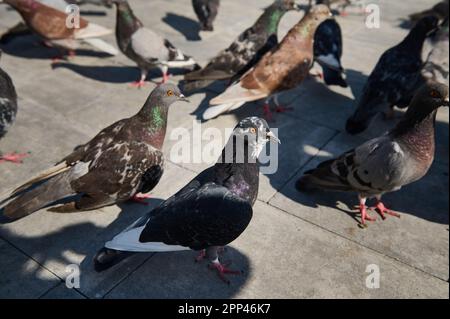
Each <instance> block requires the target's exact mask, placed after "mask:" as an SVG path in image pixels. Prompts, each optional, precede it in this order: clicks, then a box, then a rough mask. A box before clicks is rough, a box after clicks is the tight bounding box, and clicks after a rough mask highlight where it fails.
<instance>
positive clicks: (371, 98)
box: [346, 16, 438, 134]
mask: <svg viewBox="0 0 450 319" xmlns="http://www.w3.org/2000/svg"><path fill="white" fill-rule="evenodd" d="M437 24H438V19H437V18H436V17H433V16H428V17H425V18H423V19H422V20H420V21H419V22H418V23H417V24H416V25H415V26H414V28H413V29H412V30H411V31H410V32H409V34H408V35H407V36H406V38H405V39H404V40H403V41H402V42H401V43H400V44H398V45H396V46H395V47H393V48H391V49H389V50H387V51H386V52H385V53H383V55H382V56H381V58H380V60H379V61H378V63H377V65H376V66H375V69H374V70H373V71H372V73H371V74H370V76H369V78H368V79H367V82H366V84H365V86H364V88H363V92H362V94H361V96H360V98H359V102H358V107H357V109H356V111H355V113H354V114H353V115H352V116H351V117H350V118H349V119H348V121H347V124H346V130H347V132H348V133H350V134H358V133H361V132H362V131H364V130H365V129H366V128H367V127H368V126H369V124H370V122H371V120H372V118H373V117H374V116H375V115H376V114H377V113H379V112H383V111H384V112H386V114H388V115H389V114H392V112H393V108H394V106H397V107H399V108H406V107H408V105H409V103H410V102H411V99H412V97H413V95H414V93H415V91H416V90H417V89H418V88H420V87H421V86H422V85H423V84H424V82H425V79H424V78H423V76H422V74H421V71H422V68H423V64H424V61H423V60H422V48H423V44H424V41H425V39H426V37H427V35H429V34H430V32H432V31H433V30H434V29H435V28H436V27H437Z"/></svg>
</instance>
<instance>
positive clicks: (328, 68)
mask: <svg viewBox="0 0 450 319" xmlns="http://www.w3.org/2000/svg"><path fill="white" fill-rule="evenodd" d="M341 57H342V32H341V27H340V26H339V24H338V23H337V21H336V20H335V19H328V20H325V21H324V22H322V24H321V25H320V26H319V27H318V28H317V31H316V34H315V36H314V60H315V61H316V62H317V63H319V64H320V65H321V66H322V70H323V79H324V81H325V83H326V84H327V85H339V86H342V87H347V86H348V85H347V82H346V81H345V74H344V68H343V67H342V65H341Z"/></svg>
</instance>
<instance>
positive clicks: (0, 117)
mask: <svg viewBox="0 0 450 319" xmlns="http://www.w3.org/2000/svg"><path fill="white" fill-rule="evenodd" d="M1 57H2V51H1V50H0V59H1ZM16 114H17V93H16V89H15V88H14V84H13V82H12V80H11V78H10V77H9V75H8V74H7V73H6V72H5V71H3V70H2V68H0V138H2V137H3V136H5V134H6V132H8V129H9V128H10V127H11V125H12V124H13V123H14V121H15V119H16ZM26 156H27V154H17V153H14V154H4V155H2V153H1V152H0V163H3V162H14V163H21V161H22V158H24V157H26Z"/></svg>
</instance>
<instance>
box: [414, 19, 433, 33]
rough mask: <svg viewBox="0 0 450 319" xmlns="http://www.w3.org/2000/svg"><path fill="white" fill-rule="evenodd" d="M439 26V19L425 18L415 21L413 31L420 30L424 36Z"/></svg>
mask: <svg viewBox="0 0 450 319" xmlns="http://www.w3.org/2000/svg"><path fill="white" fill-rule="evenodd" d="M438 26H439V19H438V18H437V17H436V16H434V15H430V16H426V17H423V18H422V19H420V20H419V21H417V23H416V25H415V26H414V29H416V30H422V31H423V32H424V33H425V34H429V33H431V32H432V31H434V30H435V29H436V28H437V27H438Z"/></svg>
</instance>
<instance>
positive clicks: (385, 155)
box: [296, 81, 448, 223]
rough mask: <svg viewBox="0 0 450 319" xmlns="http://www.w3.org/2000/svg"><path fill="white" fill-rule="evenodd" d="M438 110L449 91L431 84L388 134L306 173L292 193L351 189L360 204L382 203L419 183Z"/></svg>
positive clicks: (428, 162)
mask: <svg viewBox="0 0 450 319" xmlns="http://www.w3.org/2000/svg"><path fill="white" fill-rule="evenodd" d="M441 106H447V107H448V87H447V86H446V85H443V84H440V83H435V82H431V81H430V82H429V83H427V84H425V85H424V86H422V87H421V88H420V89H419V90H418V92H417V93H416V94H415V96H414V98H413V100H412V102H411V106H410V107H409V109H408V111H407V113H406V115H405V116H404V118H403V119H402V120H401V121H400V122H399V123H398V125H397V126H396V127H395V128H394V129H393V130H392V131H390V132H389V133H388V134H386V135H383V136H381V137H378V138H375V139H372V140H369V141H368V142H366V143H364V144H362V145H361V146H359V147H357V148H355V149H354V150H351V151H349V152H347V153H345V154H343V155H341V156H339V157H338V158H336V159H332V160H329V161H326V162H323V163H322V164H320V165H319V166H318V167H317V168H316V169H313V170H310V171H308V172H306V173H305V174H304V176H303V177H301V178H300V179H299V180H298V181H297V184H296V187H297V189H298V190H300V191H307V190H312V189H316V188H318V189H327V190H336V191H353V192H357V193H358V194H359V196H360V198H361V199H363V200H364V203H365V199H366V198H372V197H375V198H377V199H378V200H379V201H381V196H382V195H383V194H385V193H388V192H393V191H397V190H399V189H400V188H402V187H403V186H405V185H407V184H410V183H412V182H415V181H417V180H419V179H421V178H422V177H423V176H424V175H425V174H426V173H427V172H428V170H429V168H430V166H431V164H432V163H433V160H434V151H435V120H436V113H437V110H438V108H439V107H441ZM363 223H364V218H363Z"/></svg>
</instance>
